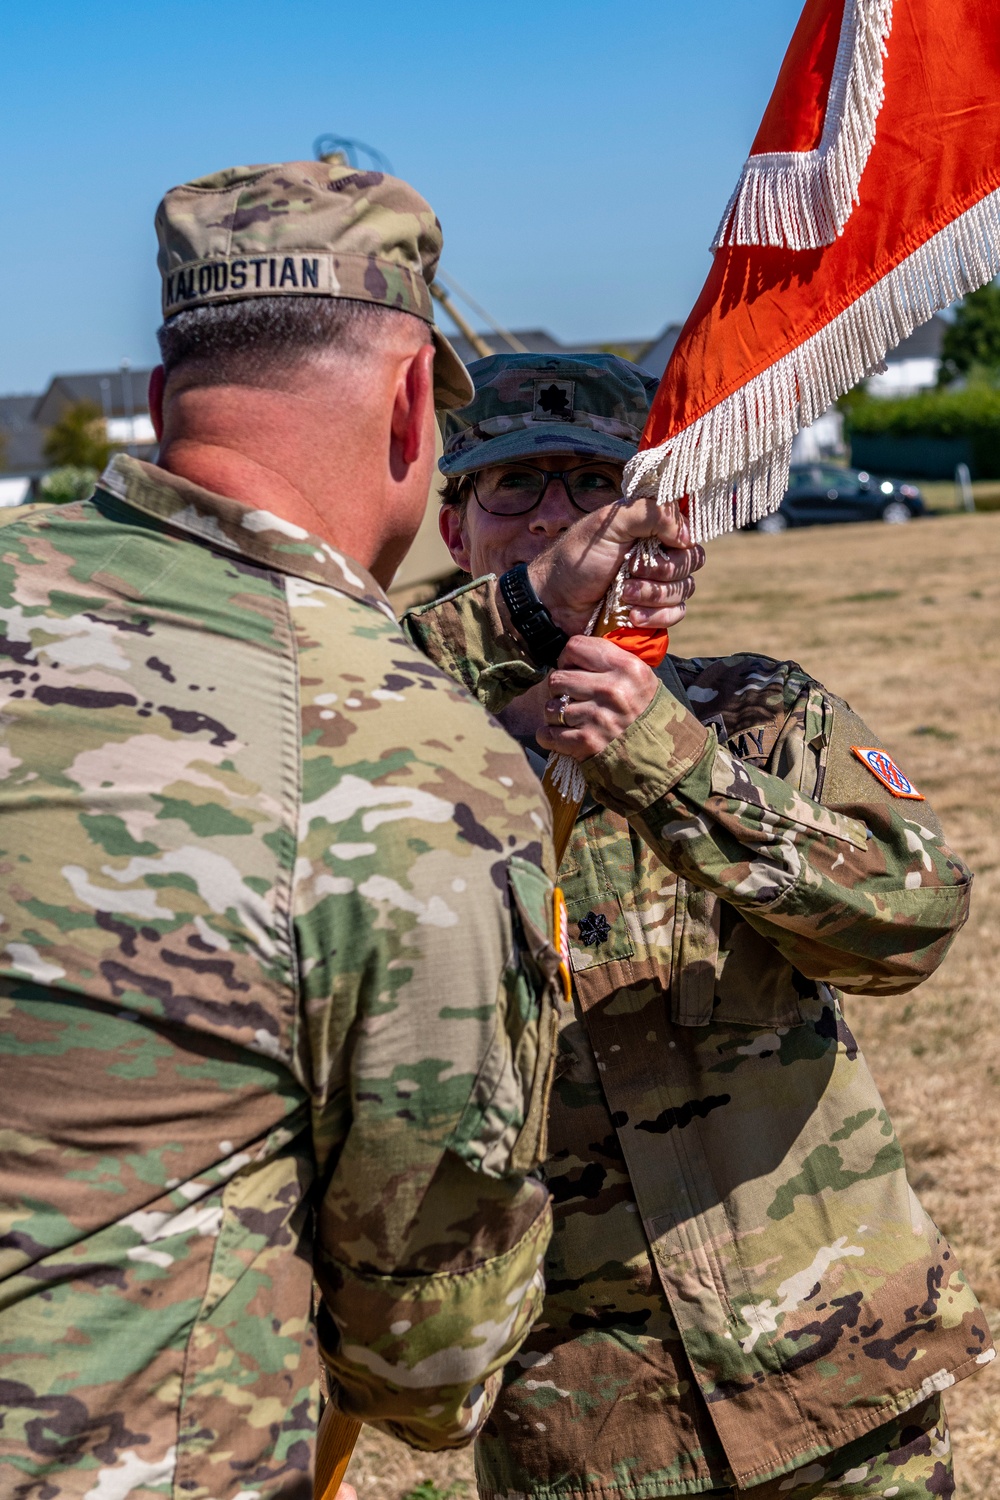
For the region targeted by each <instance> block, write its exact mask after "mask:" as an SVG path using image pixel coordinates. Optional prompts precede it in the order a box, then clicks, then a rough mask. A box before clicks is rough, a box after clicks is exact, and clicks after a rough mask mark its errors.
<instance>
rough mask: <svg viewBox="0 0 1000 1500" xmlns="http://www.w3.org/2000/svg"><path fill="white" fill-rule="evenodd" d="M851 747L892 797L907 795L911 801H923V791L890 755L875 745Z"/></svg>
mask: <svg viewBox="0 0 1000 1500" xmlns="http://www.w3.org/2000/svg"><path fill="white" fill-rule="evenodd" d="M851 749H852V750H853V751H854V754H855V755H856V756H857V757H858V760H859V761H860V762H861V764H862V765H863V766H866V767H867V768H868V770H869V771H870V772H871V773H872V775H873V776H874V777H875V778H876V779H877V780H878V781H881V783H882V785H883V786H884V787H888V789H889V791H890V792H891V793H892V795H893V796H894V797H907V798H909V800H910V801H911V802H923V801H925V800H926V799H925V797H924V794H923V792H918V791H917V789H916V787H915V786H914V785H913V782H912V781H911V780H910V778H909V777H908V776H904V775H903V773H902V771H901V770H900V769H899V767H898V766H897V764H896V762H895V761H894V760H893V758H892V756H891V755H888V754H887V753H886V752H885V751H884V750H882V749H880V748H879V746H877V745H852V746H851Z"/></svg>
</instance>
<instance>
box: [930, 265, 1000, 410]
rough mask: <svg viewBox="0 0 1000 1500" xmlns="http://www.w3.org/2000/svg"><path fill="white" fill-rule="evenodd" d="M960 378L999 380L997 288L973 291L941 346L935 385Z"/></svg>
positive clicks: (999, 304)
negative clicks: (939, 367) (938, 370)
mask: <svg viewBox="0 0 1000 1500" xmlns="http://www.w3.org/2000/svg"><path fill="white" fill-rule="evenodd" d="M959 375H965V376H966V377H968V376H970V375H971V376H973V377H976V376H979V377H984V376H985V377H986V378H987V379H988V380H989V382H990V383H995V382H996V381H997V380H1000V286H997V284H996V282H991V283H990V285H989V286H983V287H980V288H979V291H978V292H972V293H971V294H970V295H969V296H968V297H966V299H965V301H964V302H962V303H960V304H959V307H958V309H957V311H956V313H955V321H954V323H951V324H949V326H948V328H947V330H946V332H945V335H944V339H943V341H942V344H941V371H940V374H939V376H938V382H939V384H941V385H946V384H948V383H949V382H950V381H952V380H954V379H955V378H956V377H957V376H959Z"/></svg>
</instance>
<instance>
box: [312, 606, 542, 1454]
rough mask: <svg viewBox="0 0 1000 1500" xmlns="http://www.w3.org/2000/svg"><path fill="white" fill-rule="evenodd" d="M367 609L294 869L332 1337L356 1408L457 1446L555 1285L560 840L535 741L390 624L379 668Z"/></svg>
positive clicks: (315, 759) (318, 626)
mask: <svg viewBox="0 0 1000 1500" xmlns="http://www.w3.org/2000/svg"><path fill="white" fill-rule="evenodd" d="M341 614H343V608H342V609H341ZM371 615H372V612H371V611H367V612H366V615H365V616H364V617H363V618H362V617H360V616H359V634H358V635H357V636H356V637H355V638H353V640H352V653H351V661H350V666H351V669H352V671H353V673H354V676H353V677H352V679H351V682H350V684H348V686H347V691H346V693H345V692H344V690H343V689H342V688H341V690H340V691H341V696H340V698H338V700H337V701H338V704H339V703H340V702H341V701H342V700H343V698H344V697H345V696H346V698H347V699H348V700H349V702H350V703H351V704H353V705H354V707H353V709H351V710H349V712H350V713H351V725H352V729H351V733H350V737H349V739H348V740H347V742H346V743H345V742H344V740H343V731H341V730H339V728H338V726H339V725H340V723H341V718H340V717H335V716H330V718H329V719H328V720H324V721H322V723H323V726H324V727H325V726H326V725H327V724H329V725H330V726H331V728H330V730H329V731H328V732H329V734H330V741H329V744H328V745H324V743H323V739H322V736H320V735H316V734H315V733H314V734H312V735H311V736H310V737H308V738H307V739H306V740H305V741H304V743H303V755H304V766H303V784H304V792H303V805H302V824H301V831H300V837H299V842H298V846H297V850H296V858H295V864H294V868H295V875H294V879H295V890H296V895H295V912H296V917H295V921H296V946H297V950H298V957H299V967H300V974H301V983H302V986H303V993H304V997H305V1007H304V1016H305V1029H304V1033H303V1035H302V1037H301V1053H302V1057H303V1064H302V1065H303V1068H304V1070H305V1071H306V1072H307V1074H308V1076H309V1077H310V1078H311V1094H312V1098H313V1142H314V1151H315V1158H316V1163H317V1168H318V1171H319V1184H318V1215H317V1232H318V1234H317V1237H318V1245H317V1249H316V1255H315V1266H316V1275H317V1279H318V1281H319V1283H320V1287H321V1290H322V1294H323V1306H322V1309H321V1312H320V1317H319V1335H320V1345H321V1349H322V1352H323V1357H324V1359H325V1361H326V1364H327V1366H328V1368H329V1370H330V1372H331V1374H332V1377H333V1379H334V1381H335V1382H336V1386H337V1399H338V1402H339V1404H340V1405H341V1407H342V1408H343V1409H344V1410H345V1411H348V1412H350V1413H351V1414H353V1415H355V1416H357V1417H358V1418H360V1419H361V1420H363V1421H365V1422H369V1423H372V1424H375V1425H379V1426H382V1427H384V1428H386V1429H387V1430H389V1431H391V1432H393V1433H394V1434H395V1435H397V1436H399V1437H402V1438H404V1439H405V1440H406V1441H407V1442H409V1443H411V1444H412V1445H413V1446H415V1447H420V1448H443V1447H449V1446H455V1445H459V1444H462V1443H465V1442H468V1441H469V1440H470V1439H471V1438H472V1437H474V1435H475V1433H476V1431H477V1429H478V1427H479V1425H480V1424H481V1422H482V1421H483V1420H484V1418H485V1416H486V1415H487V1413H488V1411H489V1408H490V1406H491V1405H492V1400H493V1397H494V1395H495V1393H496V1391H497V1389H498V1387H499V1382H500V1378H501V1372H502V1370H503V1367H504V1365H505V1364H506V1363H507V1361H508V1360H509V1359H510V1358H511V1356H512V1355H513V1354H514V1353H515V1352H516V1350H517V1348H518V1347H519V1345H520V1343H521V1341H522V1340H523V1339H524V1337H525V1336H526V1334H527V1332H528V1329H529V1328H530V1326H531V1323H532V1321H533V1319H534V1318H535V1316H536V1315H537V1312H538V1310H539V1306H540V1301H541V1294H542V1285H543V1282H542V1271H541V1267H542V1258H543V1255H544V1252H545V1249H546V1247H547V1244H548V1240H549V1236H550V1233H551V1215H550V1210H549V1205H548V1193H547V1191H546V1189H545V1188H544V1187H543V1186H542V1184H541V1182H540V1181H539V1180H538V1179H537V1178H536V1177H534V1176H533V1175H531V1174H532V1171H533V1169H534V1168H535V1167H536V1166H537V1164H538V1161H539V1160H540V1158H541V1157H542V1155H543V1154H544V1149H545V1121H546V1116H547V1104H548V1091H549V1086H550V1080H551V1072H552V1062H553V1058H554V1051H555V1030H556V1024H557V1006H558V1004H559V1003H560V1001H559V999H558V996H557V988H556V984H557V958H556V954H555V951H554V948H553V946H552V943H551V932H552V880H551V877H550V874H549V872H548V869H547V868H545V866H547V865H550V864H551V846H550V844H549V841H548V838H547V817H546V809H545V804H544V798H543V797H542V796H541V793H540V788H539V786H538V783H537V781H536V780H535V778H534V777H533V776H532V775H531V773H530V771H529V770H528V768H527V766H526V765H525V761H524V757H523V755H522V754H521V752H520V750H519V749H518V748H517V746H516V745H515V744H514V743H513V742H512V741H511V740H510V739H509V738H508V737H507V736H506V735H505V734H504V733H503V732H502V731H501V730H500V729H499V728H498V727H497V726H495V725H492V724H491V723H490V722H489V720H488V719H487V717H486V716H485V715H484V714H483V712H482V710H481V709H480V708H479V706H478V705H477V704H475V703H473V702H472V701H471V700H470V699H469V698H468V696H467V694H465V693H464V692H463V691H462V690H461V689H460V688H459V687H458V686H457V685H456V684H455V683H454V682H453V681H451V680H450V679H449V678H447V677H446V676H445V675H444V674H443V673H439V672H437V671H436V669H434V668H432V667H430V666H429V664H428V663H427V662H426V661H425V660H424V659H423V658H422V657H420V656H418V655H417V654H416V653H415V652H413V651H412V648H410V647H408V646H407V645H406V644H405V643H404V642H403V640H402V639H401V638H400V637H399V636H398V634H396V633H395V632H396V627H395V626H393V627H391V628H392V631H393V634H394V640H393V641H392V643H391V654H390V653H386V652H385V651H384V650H383V652H382V654H381V656H379V657H378V658H377V661H378V670H376V668H375V665H373V666H372V667H371V668H370V669H369V667H368V663H367V658H366V654H365V653H366V651H367V650H368V649H369V639H370V638H371V637H374V638H375V639H374V640H373V641H372V643H371V650H372V654H373V656H374V655H375V648H376V647H377V646H378V644H379V642H378V635H379V632H380V630H381V628H382V627H381V626H378V627H373V626H372V625H371V624H370V623H369V622H370V619H371ZM324 624H325V621H324V617H323V616H322V615H320V613H319V610H318V609H316V608H314V610H313V612H312V614H311V615H310V617H309V627H310V631H311V635H312V637H313V638H316V639H318V640H320V641H321V642H322V638H323V629H324ZM334 626H336V628H337V629H339V630H340V631H341V633H343V632H344V628H345V627H344V624H343V621H342V619H341V618H340V616H338V617H336V618H335V619H334V620H333V621H332V624H331V628H333V627H334ZM362 628H363V630H364V634H361V633H360V630H361V629H362ZM386 628H387V629H388V627H386ZM317 654H319V653H317ZM387 655H389V656H390V660H391V668H392V670H391V672H390V673H389V675H388V676H385V675H384V668H385V660H386V657H387ZM328 658H329V652H327V654H326V656H324V657H321V658H320V659H321V661H325V660H327V659H328ZM303 676H304V678H308V676H309V660H308V657H305V659H304V666H303ZM318 679H319V673H318V670H317V673H316V674H315V677H314V685H313V686H312V687H310V688H309V690H308V691H309V693H310V694H311V693H312V692H313V691H315V681H316V680H318ZM370 685H374V691H372V690H371V686H370ZM329 686H330V681H328V680H323V681H321V682H320V687H321V688H322V689H323V692H322V694H321V697H320V700H319V701H320V702H321V703H324V704H325V703H326V702H327V701H328V700H329V698H330V697H331V696H332V695H331V694H329V692H328V691H327V689H328V688H329ZM338 686H339V684H338ZM364 707H367V709H368V711H367V712H365V711H363V708H364ZM317 722H319V721H317Z"/></svg>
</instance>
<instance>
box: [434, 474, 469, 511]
mask: <svg viewBox="0 0 1000 1500" xmlns="http://www.w3.org/2000/svg"><path fill="white" fill-rule="evenodd" d="M471 494H472V475H471V474H449V475H448V477H447V478H446V479H445V482H444V484H443V485H442V486H441V504H442V505H464V504H465V503H466V501H467V500H468V498H469V496H470V495H471Z"/></svg>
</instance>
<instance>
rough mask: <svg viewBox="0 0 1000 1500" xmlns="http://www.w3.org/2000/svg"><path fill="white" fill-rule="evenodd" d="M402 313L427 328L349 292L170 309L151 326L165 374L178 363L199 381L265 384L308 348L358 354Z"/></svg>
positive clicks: (381, 338)
mask: <svg viewBox="0 0 1000 1500" xmlns="http://www.w3.org/2000/svg"><path fill="white" fill-rule="evenodd" d="M404 318H405V319H406V322H407V324H409V325H411V327H412V329H413V331H414V332H416V331H417V330H418V329H419V330H422V331H423V335H424V337H425V339H426V340H427V341H429V340H430V336H431V333H430V328H429V327H428V326H427V325H426V324H425V323H424V322H423V321H422V319H420V318H417V317H415V316H414V315H413V314H412V313H407V312H400V311H399V310H398V309H396V308H393V307H383V306H381V305H380V304H378V303H373V302H360V301H356V300H353V299H351V298H347V297H289V296H284V297H248V298H244V299H243V300H241V301H237V302H217V303H214V304H212V305H210V306H208V307H194V308H191V309H190V310H189V311H188V312H180V313H176V314H175V315H174V317H172V318H168V319H167V321H166V322H165V323H164V324H163V325H162V327H161V328H160V329H159V330H158V332H157V338H158V339H159V343H160V357H161V359H162V360H163V368H164V371H165V373H166V375H167V377H168V379H169V377H170V376H171V375H172V374H174V373H175V372H176V371H178V370H180V369H181V368H182V367H183V368H184V369H185V373H189V374H190V375H191V376H192V378H193V380H194V382H195V383H197V384H200V385H268V384H270V383H271V382H272V380H273V378H274V373H275V370H276V369H279V368H285V369H289V368H291V367H292V366H294V365H296V364H298V363H299V361H301V360H303V359H306V358H308V356H309V355H311V354H319V353H323V352H337V353H339V354H344V355H346V356H347V357H348V358H352V359H359V360H360V359H363V358H364V356H365V355H366V354H367V353H369V352H370V351H371V350H373V349H377V348H378V347H379V346H380V345H381V344H383V343H384V342H385V341H386V339H387V338H388V337H389V336H391V334H392V333H393V332H396V331H399V330H400V329H401V328H402V327H403V326H405V325H403V324H402V323H401V322H400V321H399V320H400V319H404Z"/></svg>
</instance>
